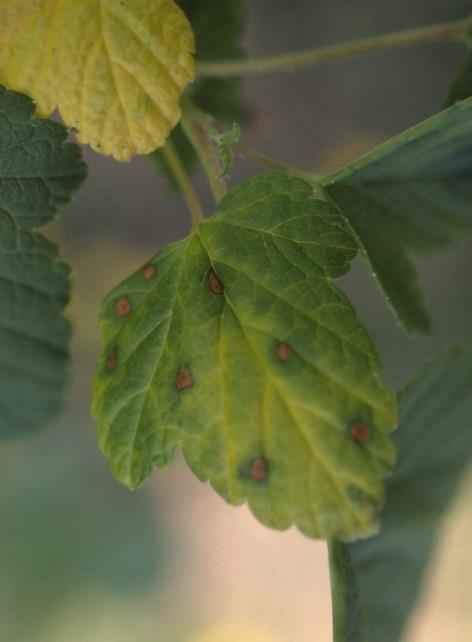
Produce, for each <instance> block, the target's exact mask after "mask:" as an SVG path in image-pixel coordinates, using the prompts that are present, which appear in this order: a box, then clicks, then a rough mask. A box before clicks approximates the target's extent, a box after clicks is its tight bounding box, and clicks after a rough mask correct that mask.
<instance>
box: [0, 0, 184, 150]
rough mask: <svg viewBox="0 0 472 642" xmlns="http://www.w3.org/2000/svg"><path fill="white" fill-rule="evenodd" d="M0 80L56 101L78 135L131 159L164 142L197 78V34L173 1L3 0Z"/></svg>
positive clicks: (39, 99) (43, 104) (42, 111)
mask: <svg viewBox="0 0 472 642" xmlns="http://www.w3.org/2000/svg"><path fill="white" fill-rule="evenodd" d="M0 43H1V45H0V82H2V83H3V84H5V85H6V86H7V87H9V88H10V89H16V90H18V91H21V92H24V93H26V94H28V95H30V96H32V98H33V99H34V100H35V101H36V105H37V112H38V114H39V115H41V116H48V115H49V114H51V113H52V112H53V111H54V109H55V108H56V107H58V108H59V112H60V114H61V117H62V119H63V120H64V122H65V123H66V125H68V126H69V127H73V128H74V129H75V130H76V131H77V137H78V139H79V140H80V141H81V142H83V143H88V144H90V145H91V146H92V147H93V149H94V150H95V151H97V152H100V153H102V154H111V155H113V156H114V157H115V158H117V159H118V160H128V159H129V158H131V157H132V156H133V155H134V154H146V153H149V152H151V151H153V150H154V149H156V147H159V146H161V145H163V144H164V141H165V138H166V137H167V136H168V134H169V133H170V131H171V129H172V128H173V127H174V126H175V125H176V123H177V122H178V121H179V119H180V109H179V100H180V95H181V93H182V91H183V89H184V87H185V86H186V85H187V83H188V82H189V81H191V80H193V77H194V61H193V58H192V53H193V50H194V40H193V33H192V30H191V28H190V25H189V24H188V21H187V19H186V18H185V16H184V14H183V13H182V11H181V10H180V9H179V7H177V5H176V4H175V3H174V2H173V0H133V1H132V2H131V1H130V0H126V1H119V0H81V1H80V2H77V1H76V0H26V1H25V0H7V2H2V3H0Z"/></svg>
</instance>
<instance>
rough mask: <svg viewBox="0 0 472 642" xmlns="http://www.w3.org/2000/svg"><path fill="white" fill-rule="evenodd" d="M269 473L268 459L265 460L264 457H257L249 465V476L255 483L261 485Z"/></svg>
mask: <svg viewBox="0 0 472 642" xmlns="http://www.w3.org/2000/svg"><path fill="white" fill-rule="evenodd" d="M268 472H269V464H268V462H267V459H265V458H264V457H257V458H256V459H253V460H252V461H251V463H250V464H249V475H250V476H251V477H252V479H253V480H254V481H255V482H257V483H259V484H260V483H261V482H263V481H264V480H265V478H266V477H267V473H268Z"/></svg>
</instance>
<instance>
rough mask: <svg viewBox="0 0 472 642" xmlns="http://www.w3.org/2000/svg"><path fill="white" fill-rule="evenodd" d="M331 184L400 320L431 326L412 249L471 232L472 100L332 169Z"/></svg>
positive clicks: (413, 327)
mask: <svg viewBox="0 0 472 642" xmlns="http://www.w3.org/2000/svg"><path fill="white" fill-rule="evenodd" d="M324 185H325V188H326V190H327V192H328V194H329V195H330V196H331V198H332V199H333V200H334V202H335V203H336V205H337V206H338V207H339V209H340V210H341V211H342V213H343V214H344V215H345V216H346V218H347V219H348V220H349V221H350V223H351V225H352V226H353V228H354V229H355V231H356V232H357V235H358V237H359V239H360V241H361V243H362V244H363V246H364V249H365V254H366V257H367V259H368V261H369V262H370V264H371V266H372V271H373V273H374V275H375V276H376V277H377V279H378V282H379V284H380V286H381V287H382V288H383V291H384V293H385V296H386V298H387V299H388V301H389V302H390V304H391V305H392V307H393V309H394V310H395V312H396V314H397V315H398V318H399V320H400V321H401V322H402V323H403V325H404V326H405V327H406V328H407V329H408V330H410V331H412V332H424V331H426V330H427V329H428V328H429V318H428V315H427V312H426V310H425V308H424V305H423V301H422V296H421V292H420V288H419V287H418V282H417V276H416V271H415V267H414V264H413V262H412V255H413V254H415V253H417V252H430V251H432V250H436V249H439V248H442V247H444V246H447V245H448V244H450V243H452V242H453V241H454V240H456V239H460V238H461V237H462V236H463V234H464V233H465V232H467V233H470V232H471V231H472V209H471V203H472V99H468V100H465V101H463V102H462V103H459V104H457V105H455V106H453V107H451V108H450V109H448V110H446V111H443V112H441V113H440V114H438V115H437V116H434V117H433V118H430V119H429V120H426V121H425V122H424V123H421V124H420V125H418V126H416V127H413V128H412V129H410V130H408V131H407V132H404V133H402V134H400V135H399V136H397V137H396V138H393V139H392V140H391V141H388V142H387V143H385V144H384V145H382V146H381V147H379V148H377V149H376V150H374V151H372V152H370V153H368V154H366V155H365V156H363V157H362V158H360V159H359V160H357V161H354V162H353V163H351V164H349V165H347V166H346V167H345V168H343V169H341V170H339V171H337V172H335V173H333V174H331V175H330V176H328V177H327V178H326V179H325V182H324Z"/></svg>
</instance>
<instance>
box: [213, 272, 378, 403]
mask: <svg viewBox="0 0 472 642" xmlns="http://www.w3.org/2000/svg"><path fill="white" fill-rule="evenodd" d="M218 262H219V263H221V265H225V266H226V267H228V268H230V269H232V270H234V271H238V272H241V273H242V274H244V275H245V276H246V277H247V278H248V279H249V280H251V281H252V282H253V283H255V284H256V285H257V286H258V287H259V288H261V289H262V290H265V291H266V292H269V293H270V294H271V295H272V296H273V297H275V298H276V299H279V300H280V301H282V302H283V303H285V304H286V305H287V306H290V307H291V308H293V309H294V310H296V311H297V312H298V313H299V314H300V315H302V316H304V317H305V318H306V319H307V320H309V321H310V322H311V323H314V324H317V325H319V326H320V327H322V328H323V329H325V330H327V331H328V332H330V333H332V334H334V336H335V337H336V338H337V339H340V340H341V342H345V343H348V344H349V345H351V346H352V347H353V348H355V349H356V350H357V351H358V352H361V353H363V354H364V355H365V356H367V357H370V355H368V354H367V353H366V352H364V351H363V350H362V349H361V348H358V347H357V346H356V345H354V344H353V343H351V342H350V341H349V340H348V339H346V338H345V337H343V336H341V335H339V334H337V333H336V332H334V330H333V329H332V328H329V327H328V326H326V325H323V324H322V323H320V322H319V321H318V320H317V319H314V318H313V317H311V316H310V315H309V314H307V313H306V312H305V311H304V310H302V309H300V308H299V307H297V306H295V305H294V304H293V303H292V302H291V301H288V300H287V299H285V298H284V297H282V296H280V294H279V293H277V292H274V291H273V290H271V289H270V288H269V287H267V286H266V285H265V284H263V283H261V282H260V281H258V280H256V279H254V278H253V276H252V275H250V274H248V273H247V272H245V271H244V270H243V269H242V268H241V267H240V266H238V267H236V266H234V265H232V264H231V263H228V262H227V261H222V260H221V259H218ZM302 359H303V360H304V361H305V362H306V363H307V364H308V365H309V366H310V367H311V368H313V369H316V370H317V371H318V372H319V373H320V374H321V375H322V376H323V377H325V378H326V379H328V380H329V381H331V382H332V383H334V384H335V385H336V386H338V387H339V388H340V390H342V391H343V392H345V393H347V394H348V395H349V396H351V397H355V398H356V399H358V400H359V401H362V402H363V403H365V404H367V405H370V406H371V407H372V408H375V409H376V410H378V411H379V412H380V413H383V409H382V408H381V407H380V406H378V405H376V403H375V401H373V400H372V399H368V398H365V397H363V396H362V395H360V394H359V393H358V392H357V391H356V392H355V393H354V392H353V390H351V389H350V388H346V386H345V385H344V384H343V383H342V382H341V381H339V380H338V379H336V378H335V377H333V375H332V374H331V373H328V372H327V371H326V370H322V369H321V368H320V367H319V366H315V364H312V363H310V362H308V361H306V359H305V358H304V357H303V356H302Z"/></svg>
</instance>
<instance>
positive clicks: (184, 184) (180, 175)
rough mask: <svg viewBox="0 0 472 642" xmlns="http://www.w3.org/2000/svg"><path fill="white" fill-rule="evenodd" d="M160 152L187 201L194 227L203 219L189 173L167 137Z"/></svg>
mask: <svg viewBox="0 0 472 642" xmlns="http://www.w3.org/2000/svg"><path fill="white" fill-rule="evenodd" d="M162 153H163V154H164V158H165V159H166V161H167V164H168V165H169V168H170V170H171V172H172V174H173V175H174V178H175V180H176V182H177V184H178V186H179V187H180V189H181V190H182V194H183V196H184V199H185V202H186V203H187V207H188V210H189V212H190V217H191V219H192V228H193V229H196V228H197V227H198V224H199V223H200V221H202V220H203V213H202V206H201V205H200V201H199V199H198V196H197V193H196V192H195V190H194V189H193V185H192V182H191V180H190V178H189V175H188V173H187V171H186V169H185V167H184V165H183V163H182V161H181V160H180V157H179V155H178V153H177V150H176V149H175V145H174V143H173V142H172V141H171V140H170V139H169V138H168V139H167V141H166V144H165V145H164V147H163V149H162Z"/></svg>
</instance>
